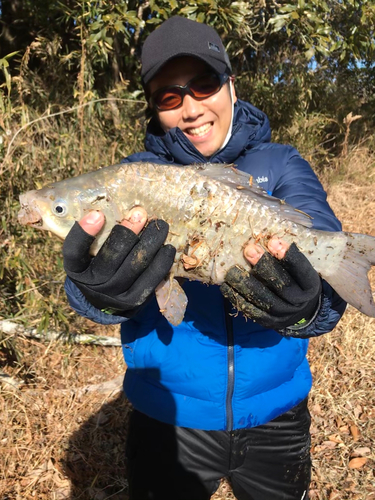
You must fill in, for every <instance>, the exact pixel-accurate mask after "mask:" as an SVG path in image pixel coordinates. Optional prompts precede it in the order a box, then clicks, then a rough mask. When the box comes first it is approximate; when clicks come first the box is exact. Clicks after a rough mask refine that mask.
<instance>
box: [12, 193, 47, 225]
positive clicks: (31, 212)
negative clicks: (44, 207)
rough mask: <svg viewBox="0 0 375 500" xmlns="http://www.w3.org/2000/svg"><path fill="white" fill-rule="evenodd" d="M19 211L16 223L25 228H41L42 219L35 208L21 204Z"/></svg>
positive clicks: (27, 204)
mask: <svg viewBox="0 0 375 500" xmlns="http://www.w3.org/2000/svg"><path fill="white" fill-rule="evenodd" d="M20 201H21V210H20V211H19V212H18V216H17V219H18V222H19V223H20V224H23V225H26V226H33V227H41V226H43V217H42V215H41V213H40V212H39V210H38V209H37V207H35V206H33V205H30V204H29V203H22V199H20Z"/></svg>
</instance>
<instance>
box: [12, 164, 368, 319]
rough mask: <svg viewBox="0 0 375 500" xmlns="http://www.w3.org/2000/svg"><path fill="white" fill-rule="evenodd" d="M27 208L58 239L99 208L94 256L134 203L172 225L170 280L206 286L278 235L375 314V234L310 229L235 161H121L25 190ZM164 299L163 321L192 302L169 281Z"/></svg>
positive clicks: (24, 212) (26, 219)
mask: <svg viewBox="0 0 375 500" xmlns="http://www.w3.org/2000/svg"><path fill="white" fill-rule="evenodd" d="M20 202H21V210H20V212H19V215H18V218H19V221H20V222H21V223H22V224H28V225H31V226H33V227H36V228H38V229H43V230H47V231H51V232H52V233H54V234H56V235H57V236H59V237H60V238H65V237H66V235H67V234H68V232H69V230H70V228H71V227H72V226H73V224H74V221H76V220H80V219H81V218H82V217H83V216H84V215H85V214H86V213H87V212H89V211H90V210H101V211H102V212H103V213H104V215H105V218H106V223H105V225H104V227H103V229H102V231H101V232H100V234H99V235H98V237H97V239H96V241H95V242H94V244H93V246H92V248H91V250H92V254H93V255H94V254H96V253H97V251H98V249H99V248H100V246H101V245H102V244H103V242H104V241H105V239H106V238H107V236H108V234H109V232H110V231H111V229H112V227H113V226H114V225H115V224H116V223H118V222H120V221H121V220H122V219H123V218H124V216H125V214H126V213H127V212H128V211H129V210H130V209H131V208H132V207H134V206H142V207H144V208H145V209H146V211H147V214H148V217H149V219H152V218H155V217H156V218H160V219H164V220H165V221H167V222H168V223H169V226H170V231H169V235H168V239H167V242H168V243H171V244H172V245H174V246H175V247H176V249H177V253H176V258H175V263H174V265H173V267H172V270H171V277H173V276H174V277H184V278H188V279H192V280H199V281H202V282H205V283H209V284H221V283H222V282H223V280H224V277H225V274H226V272H227V271H228V269H229V268H230V267H232V266H234V265H237V266H242V267H244V268H247V269H249V267H250V265H249V263H248V262H247V261H246V260H245V258H244V256H243V246H244V244H245V243H246V242H247V241H249V240H250V239H251V238H253V239H255V240H256V241H258V242H260V243H263V244H264V246H266V243H267V241H268V239H269V238H271V237H272V236H274V235H277V236H279V237H281V238H283V239H284V240H286V241H287V242H289V243H291V242H292V241H294V242H295V243H296V244H297V246H298V248H299V249H300V250H301V251H302V252H303V253H304V255H306V257H307V258H308V259H309V261H310V262H311V264H312V265H313V267H314V268H315V269H316V271H317V272H318V273H319V274H320V276H321V277H322V278H323V279H325V280H326V281H327V282H328V283H329V284H330V285H331V286H332V287H333V288H334V289H335V290H336V292H337V293H338V294H339V295H340V296H341V297H342V298H343V299H344V300H346V301H347V302H349V303H350V304H351V305H353V306H354V307H356V308H357V309H358V310H359V311H361V312H363V313H364V314H367V315H368V316H373V317H375V305H374V301H373V296H372V291H371V285H370V283H369V280H368V277H367V273H368V271H369V270H370V268H371V266H372V265H374V264H375V238H374V237H372V236H367V235H364V234H354V233H345V232H327V231H319V230H316V229H312V221H311V218H310V217H309V216H307V215H306V214H304V213H303V212H300V211H298V210H296V209H294V208H293V207H291V206H290V205H287V204H286V203H285V202H283V201H282V200H279V199H277V198H274V197H271V196H268V195H267V194H266V193H265V192H264V191H263V190H262V189H260V188H259V187H257V186H254V185H253V183H252V177H251V176H249V175H248V174H246V173H244V172H240V171H238V170H236V169H235V168H233V167H231V166H228V165H217V164H215V165H213V164H207V165H199V166H195V165H190V166H187V167H179V166H172V165H157V164H152V163H125V164H119V165H114V166H110V167H106V168H102V169H99V170H97V171H94V172H90V173H87V174H83V175H80V176H78V177H74V178H70V179H66V180H63V181H61V182H56V183H54V184H50V185H48V186H46V187H44V188H43V189H40V190H34V191H28V192H27V193H25V194H23V195H21V196H20ZM169 283H170V285H169ZM172 283H173V285H172ZM157 297H158V301H159V305H160V306H161V310H162V312H163V313H164V315H165V316H166V317H167V318H168V319H169V321H171V322H172V323H173V324H178V323H179V322H180V321H181V320H182V318H183V315H184V311H185V308H186V300H184V299H186V297H185V296H184V292H183V291H182V289H181V288H180V287H179V286H178V284H177V282H176V281H175V280H172V278H171V279H170V280H167V281H166V282H165V283H163V284H161V286H160V287H159V288H158V290H157Z"/></svg>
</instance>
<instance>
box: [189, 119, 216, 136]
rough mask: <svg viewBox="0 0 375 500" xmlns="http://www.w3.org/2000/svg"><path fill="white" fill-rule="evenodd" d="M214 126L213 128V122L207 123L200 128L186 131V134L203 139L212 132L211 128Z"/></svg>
mask: <svg viewBox="0 0 375 500" xmlns="http://www.w3.org/2000/svg"><path fill="white" fill-rule="evenodd" d="M212 126H213V124H212V122H210V123H205V124H204V125H201V126H200V127H195V128H188V129H186V133H187V134H189V135H191V136H193V137H202V136H203V135H206V134H207V132H208V131H209V130H210V128H211V127H212Z"/></svg>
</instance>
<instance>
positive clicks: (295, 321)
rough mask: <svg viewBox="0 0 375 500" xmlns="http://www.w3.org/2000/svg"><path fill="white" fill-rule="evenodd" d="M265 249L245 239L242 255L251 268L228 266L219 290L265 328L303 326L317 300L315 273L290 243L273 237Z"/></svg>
mask: <svg viewBox="0 0 375 500" xmlns="http://www.w3.org/2000/svg"><path fill="white" fill-rule="evenodd" d="M268 251H269V252H265V251H264V250H263V249H262V247H261V246H260V245H257V244H253V243H249V244H248V245H247V246H246V247H245V249H244V256H245V258H246V259H247V260H248V261H249V263H250V264H251V265H252V266H253V267H252V269H251V271H250V272H248V271H245V270H243V269H241V268H238V267H236V266H235V267H232V268H231V269H230V270H229V271H228V273H227V275H226V277H225V281H224V283H223V284H222V285H221V287H220V289H221V292H222V294H223V295H224V297H226V298H227V299H229V300H230V301H231V302H232V304H233V305H234V306H235V307H236V308H237V309H238V310H239V311H242V312H243V313H244V315H245V316H246V317H249V318H251V319H253V320H254V321H256V322H257V323H259V324H260V325H262V326H264V327H265V328H272V329H274V330H279V331H280V330H284V329H285V328H287V327H292V328H296V329H298V328H303V327H304V326H305V325H307V324H308V323H309V322H310V320H311V319H312V318H313V317H314V315H315V313H316V311H317V309H318V306H319V303H320V294H321V291H322V284H321V279H320V277H319V274H318V273H317V272H316V271H315V269H314V268H313V267H312V265H311V264H310V262H309V261H308V259H307V258H306V257H305V256H304V255H303V254H302V253H301V252H300V251H299V250H298V248H297V246H296V245H295V244H294V243H292V244H291V245H290V246H289V245H288V244H287V243H286V242H285V241H283V240H281V239H280V238H277V237H274V238H272V239H271V240H270V241H269V243H268Z"/></svg>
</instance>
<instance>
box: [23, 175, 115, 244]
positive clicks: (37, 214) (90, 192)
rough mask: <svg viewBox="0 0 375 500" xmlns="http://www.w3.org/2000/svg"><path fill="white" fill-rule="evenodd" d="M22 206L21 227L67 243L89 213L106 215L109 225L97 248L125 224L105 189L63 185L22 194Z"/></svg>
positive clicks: (58, 184) (103, 231)
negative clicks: (94, 211)
mask: <svg viewBox="0 0 375 500" xmlns="http://www.w3.org/2000/svg"><path fill="white" fill-rule="evenodd" d="M67 187H68V188H67ZM20 204H21V210H20V211H19V213H18V221H19V222H20V223H21V224H24V225H28V226H31V227H35V228H37V229H40V230H44V231H51V232H52V233H53V234H55V235H56V236H58V237H59V238H61V239H65V237H66V236H67V234H68V233H69V231H70V229H71V228H72V226H73V225H74V223H75V221H79V220H80V219H82V217H83V216H84V215H86V214H87V213H88V212H90V211H92V210H96V211H99V210H100V211H102V212H103V213H104V216H105V220H106V222H105V226H104V228H103V229H102V230H101V232H100V233H99V235H98V238H97V240H100V241H97V242H96V246H97V247H100V246H101V244H102V243H103V241H104V240H105V238H106V237H107V236H108V234H109V232H110V230H111V229H112V227H113V226H114V225H115V224H116V222H118V221H119V220H121V216H120V214H119V212H118V210H117V208H116V206H115V205H114V204H113V203H112V201H111V199H110V197H109V195H108V193H107V192H106V190H105V188H102V187H91V188H85V189H79V188H74V187H73V186H72V185H71V184H68V186H67V185H66V184H65V182H64V181H62V182H61V183H55V184H50V185H49V186H46V187H44V188H42V189H39V190H32V191H28V192H26V193H24V194H21V195H20Z"/></svg>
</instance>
